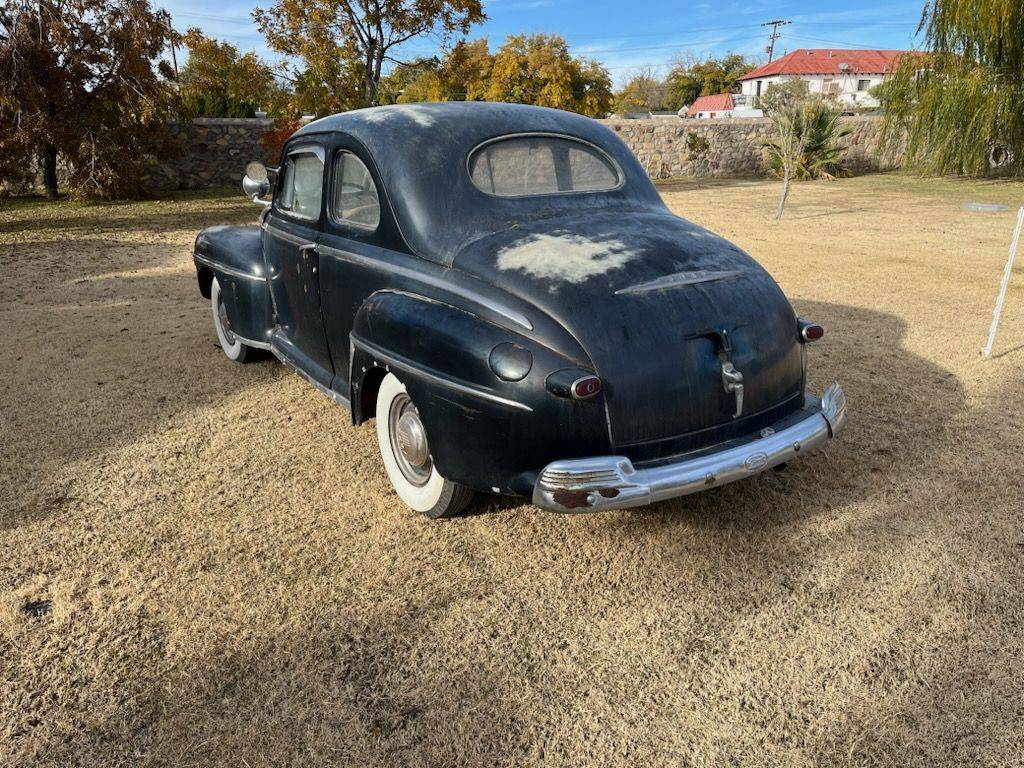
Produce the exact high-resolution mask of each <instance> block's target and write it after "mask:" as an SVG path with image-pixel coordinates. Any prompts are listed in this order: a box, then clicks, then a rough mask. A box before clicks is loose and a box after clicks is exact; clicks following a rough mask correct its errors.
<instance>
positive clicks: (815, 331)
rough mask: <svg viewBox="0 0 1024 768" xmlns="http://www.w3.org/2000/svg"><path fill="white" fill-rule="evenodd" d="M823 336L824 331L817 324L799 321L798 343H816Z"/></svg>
mask: <svg viewBox="0 0 1024 768" xmlns="http://www.w3.org/2000/svg"><path fill="white" fill-rule="evenodd" d="M824 335H825V329H824V328H822V327H821V326H820V325H818V324H817V323H812V322H809V321H807V320H801V321H800V341H817V340H818V339H820V338H821V337H822V336H824Z"/></svg>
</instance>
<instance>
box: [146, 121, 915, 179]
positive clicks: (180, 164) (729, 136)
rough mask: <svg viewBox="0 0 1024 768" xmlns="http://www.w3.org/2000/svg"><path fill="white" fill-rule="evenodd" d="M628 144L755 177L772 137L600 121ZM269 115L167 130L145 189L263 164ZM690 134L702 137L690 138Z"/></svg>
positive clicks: (765, 124) (852, 152)
mask: <svg viewBox="0 0 1024 768" xmlns="http://www.w3.org/2000/svg"><path fill="white" fill-rule="evenodd" d="M601 122H603V123H604V124H605V125H607V126H608V127H609V128H611V129H612V130H613V131H615V132H616V133H617V134H618V135H619V136H620V137H622V139H623V140H624V141H625V142H626V144H627V145H629V147H630V149H632V150H633V152H634V153H635V154H636V156H637V157H638V158H639V159H640V163H641V164H642V165H643V166H644V168H645V169H646V170H647V172H648V173H649V174H650V175H651V177H652V178H655V179H666V178H669V177H672V176H696V175H700V176H712V177H729V176H760V175H763V174H764V173H765V150H764V148H763V145H764V142H765V141H767V140H768V139H769V138H770V137H771V132H772V129H771V123H770V122H769V121H768V120H766V119H765V118H726V119H716V120H680V119H678V118H653V119H647V120H623V119H611V120H602V121H601ZM843 124H844V125H845V126H847V127H848V128H850V129H852V131H851V134H850V135H849V136H848V137H847V138H846V140H845V141H846V144H847V146H848V150H847V153H846V163H847V164H848V165H849V166H850V167H851V169H852V170H853V171H854V172H855V173H866V172H871V171H878V170H887V169H890V168H894V167H897V166H898V158H897V159H896V160H891V159H890V160H887V159H885V158H883V156H882V152H881V149H880V146H879V144H880V133H881V125H882V121H881V119H880V118H877V117H844V118H843ZM273 128H274V122H273V121H272V120H261V119H258V118H252V119H213V118H204V119H198V120H193V121H192V122H191V123H189V124H180V123H176V124H174V125H172V126H171V131H172V132H173V133H174V135H176V136H178V137H179V139H180V141H181V143H182V148H183V151H182V153H181V154H180V155H179V156H178V157H176V158H174V159H172V160H168V161H166V162H162V163H154V164H153V165H152V166H151V167H150V169H149V170H148V171H147V172H146V174H145V179H146V184H147V186H148V188H150V189H154V190H156V189H208V188H213V187H234V186H237V185H238V184H239V182H240V180H241V178H242V175H243V173H244V170H245V164H246V163H248V162H250V161H252V160H262V161H264V162H267V163H272V162H276V161H277V158H268V157H266V150H265V149H264V147H263V144H262V139H263V137H264V135H265V134H267V133H268V132H269V131H271V130H273ZM691 134H695V135H697V136H699V137H701V138H703V139H705V140H706V142H707V149H706V151H702V146H703V142H701V141H696V142H690V141H689V140H688V136H690V135H691Z"/></svg>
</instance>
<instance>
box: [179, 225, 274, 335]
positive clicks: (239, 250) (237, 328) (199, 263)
mask: <svg viewBox="0 0 1024 768" xmlns="http://www.w3.org/2000/svg"><path fill="white" fill-rule="evenodd" d="M193 260H194V262H195V266H196V279H197V280H198V282H199V292H200V293H201V294H202V295H203V296H204V297H205V298H207V299H208V298H210V284H211V283H212V282H213V278H214V277H216V278H217V282H218V283H220V287H221V295H223V297H224V306H225V308H226V309H227V313H228V321H229V322H230V324H231V330H232V331H234V332H235V334H236V335H238V336H239V337H241V338H243V339H245V340H246V341H247V342H249V343H250V344H254V345H257V346H264V345H266V344H267V337H268V336H269V334H270V333H271V332H272V330H273V324H274V322H273V307H272V304H271V299H270V290H269V286H268V284H267V274H266V268H265V266H264V261H263V245H262V239H261V232H260V229H259V227H229V226H219V227H209V228H207V229H204V230H203V231H202V232H200V233H199V235H198V237H196V243H195V251H194V256H193Z"/></svg>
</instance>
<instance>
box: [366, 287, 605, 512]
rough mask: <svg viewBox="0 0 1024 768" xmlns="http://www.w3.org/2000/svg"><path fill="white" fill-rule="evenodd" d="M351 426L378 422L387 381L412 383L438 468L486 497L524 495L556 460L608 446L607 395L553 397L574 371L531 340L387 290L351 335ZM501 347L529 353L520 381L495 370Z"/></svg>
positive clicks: (376, 298) (369, 303)
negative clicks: (555, 384)
mask: <svg viewBox="0 0 1024 768" xmlns="http://www.w3.org/2000/svg"><path fill="white" fill-rule="evenodd" d="M351 341H352V345H351V349H352V359H351V371H350V377H349V381H350V382H351V392H350V395H351V400H352V415H353V420H354V421H355V422H356V423H357V424H358V423H361V422H363V421H366V420H367V419H370V418H373V416H374V412H375V407H376V393H377V387H378V386H379V384H380V381H381V380H382V379H383V377H384V376H385V375H386V374H387V373H389V372H390V373H393V374H394V375H395V376H397V377H398V378H399V380H401V381H402V383H403V384H405V386H406V389H407V390H408V392H409V396H410V397H411V398H412V400H413V402H414V403H415V404H416V406H417V408H418V409H419V412H420V417H421V418H422V420H423V424H424V427H425V428H426V430H427V438H428V440H429V442H430V448H431V453H432V455H433V458H434V462H435V464H436V465H437V468H438V471H439V472H440V473H441V474H442V475H444V476H445V477H447V478H448V479H450V480H455V481H457V482H460V483H463V484H464V485H468V486H470V487H472V488H477V489H479V490H484V491H496V492H502V493H520V494H521V493H526V492H529V490H530V487H532V486H530V480H529V479H528V476H529V475H530V473H531V472H534V471H536V470H537V469H539V468H540V467H543V466H544V465H546V464H547V463H548V462H549V461H553V460H554V458H553V457H556V456H562V457H564V456H591V455H601V454H602V453H606V452H607V451H608V450H609V449H610V441H609V437H608V428H607V417H606V412H605V407H604V402H603V399H602V398H601V396H598V397H595V398H593V399H591V400H587V401H577V400H571V399H568V398H562V397H556V396H555V395H553V394H552V393H551V392H549V391H547V389H546V388H545V386H544V381H545V379H546V378H547V376H548V375H549V374H551V373H552V372H554V371H557V370H561V369H563V368H566V367H568V366H571V365H573V363H572V362H571V361H569V360H568V358H566V357H564V356H562V355H560V354H558V353H557V352H555V351H554V350H551V349H549V348H548V347H545V346H543V345H541V344H538V343H537V342H535V341H533V340H532V339H529V338H527V337H524V336H521V335H519V334H517V333H515V332H513V331H510V330H508V329H507V328H503V327H501V326H498V325H495V324H493V323H490V322H488V321H486V320H483V319H481V318H480V317H478V316H476V315H473V314H471V313H469V312H466V311H464V310H461V309H458V308H456V307H453V306H451V305H449V304H445V303H442V302H439V301H436V300H433V299H429V298H426V297H423V296H418V295H414V294H409V293H403V292H397V291H381V292H378V293H376V294H374V295H373V296H371V297H370V298H369V299H367V300H366V302H364V304H363V306H362V307H361V308H360V311H359V313H358V314H357V316H356V320H355V324H354V326H353V330H352V337H351ZM499 344H514V345H516V346H517V347H518V348H520V349H525V350H528V351H529V353H530V356H531V357H532V364H531V365H530V367H529V371H528V373H526V374H525V375H524V376H523V377H522V378H521V379H520V380H519V381H504V380H502V379H500V378H499V377H498V376H497V374H495V372H494V371H493V370H491V365H490V363H489V359H490V355H491V352H492V350H493V349H494V348H495V347H496V346H498V345H499Z"/></svg>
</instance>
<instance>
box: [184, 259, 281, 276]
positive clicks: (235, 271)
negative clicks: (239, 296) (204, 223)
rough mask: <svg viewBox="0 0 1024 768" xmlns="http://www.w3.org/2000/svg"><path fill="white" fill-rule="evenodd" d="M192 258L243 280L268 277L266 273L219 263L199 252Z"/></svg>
mask: <svg viewBox="0 0 1024 768" xmlns="http://www.w3.org/2000/svg"><path fill="white" fill-rule="evenodd" d="M192 258H194V259H195V260H196V261H198V262H199V263H200V264H202V265H204V266H207V267H209V268H210V269H216V270H218V271H220V272H223V273H224V274H225V275H231V276H232V277H240V278H242V279H243V280H263V281H266V279H267V278H266V277H265V276H264V275H254V274H253V273H252V272H243V271H242V270H240V269H235V268H234V267H226V266H224V265H223V264H219V263H218V262H216V261H214V260H213V259H210V258H207V257H206V256H203V255H201V254H198V253H193V254H192Z"/></svg>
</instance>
